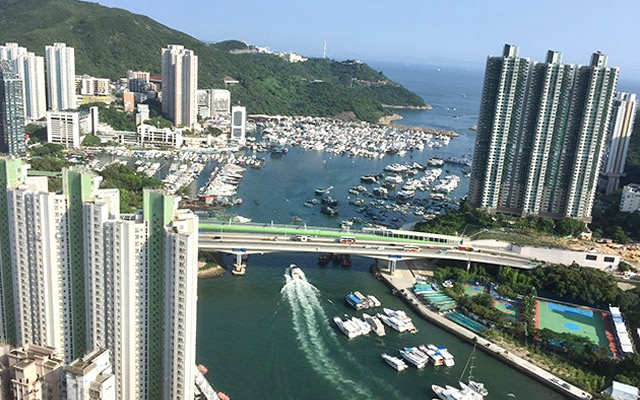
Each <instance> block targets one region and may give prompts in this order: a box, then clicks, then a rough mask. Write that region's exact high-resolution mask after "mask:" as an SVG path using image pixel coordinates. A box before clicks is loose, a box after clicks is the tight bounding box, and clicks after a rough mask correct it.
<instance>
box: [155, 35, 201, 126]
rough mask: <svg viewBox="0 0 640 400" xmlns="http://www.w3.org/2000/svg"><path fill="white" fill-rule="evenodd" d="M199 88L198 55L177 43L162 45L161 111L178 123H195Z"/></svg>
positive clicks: (181, 124)
mask: <svg viewBox="0 0 640 400" xmlns="http://www.w3.org/2000/svg"><path fill="white" fill-rule="evenodd" d="M197 91H198V56H196V55H195V54H194V52H193V51H192V50H187V49H185V48H184V47H183V46H178V45H169V47H167V48H165V49H162V112H163V113H164V114H165V115H167V116H168V117H169V119H170V120H171V121H173V123H174V124H175V126H187V127H193V126H194V125H195V124H196V122H197V115H198V93H197Z"/></svg>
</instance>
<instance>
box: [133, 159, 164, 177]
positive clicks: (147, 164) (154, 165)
mask: <svg viewBox="0 0 640 400" xmlns="http://www.w3.org/2000/svg"><path fill="white" fill-rule="evenodd" d="M134 165H135V166H136V171H138V172H141V173H143V174H145V175H146V176H148V177H150V178H153V177H154V176H156V174H157V173H158V171H160V169H161V168H162V164H160V163H159V162H151V161H142V160H136V162H135V163H134Z"/></svg>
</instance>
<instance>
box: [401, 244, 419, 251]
mask: <svg viewBox="0 0 640 400" xmlns="http://www.w3.org/2000/svg"><path fill="white" fill-rule="evenodd" d="M402 250H404V251H408V252H411V253H418V252H420V246H416V245H413V244H405V245H404V246H403V247H402Z"/></svg>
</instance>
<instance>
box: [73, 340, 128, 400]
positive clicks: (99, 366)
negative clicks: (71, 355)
mask: <svg viewBox="0 0 640 400" xmlns="http://www.w3.org/2000/svg"><path fill="white" fill-rule="evenodd" d="M64 371H65V381H66V390H67V397H66V399H67V400H116V382H115V381H116V379H115V376H114V375H113V371H112V368H111V361H110V357H109V350H103V349H96V350H94V351H92V352H90V353H89V354H87V355H86V356H84V357H82V358H78V359H77V360H75V361H73V362H72V363H70V364H69V365H67V366H66V367H65V368H64Z"/></svg>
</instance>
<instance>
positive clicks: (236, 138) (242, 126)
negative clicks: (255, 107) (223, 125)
mask: <svg viewBox="0 0 640 400" xmlns="http://www.w3.org/2000/svg"><path fill="white" fill-rule="evenodd" d="M231 140H232V141H233V142H235V143H238V144H240V145H244V144H245V143H246V141H247V108H246V107H242V106H233V108H232V109H231Z"/></svg>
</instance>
